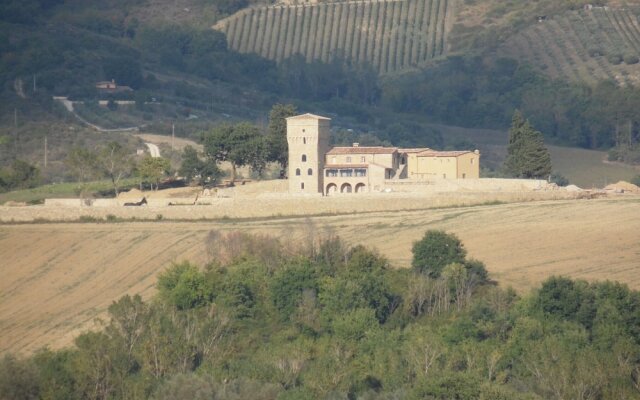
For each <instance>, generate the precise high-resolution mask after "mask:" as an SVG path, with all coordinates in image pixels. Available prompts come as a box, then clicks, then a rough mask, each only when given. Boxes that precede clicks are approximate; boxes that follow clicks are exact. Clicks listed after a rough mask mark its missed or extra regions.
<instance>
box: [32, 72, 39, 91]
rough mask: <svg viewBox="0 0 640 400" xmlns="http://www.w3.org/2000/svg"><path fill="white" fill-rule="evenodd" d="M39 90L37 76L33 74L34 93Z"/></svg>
mask: <svg viewBox="0 0 640 400" xmlns="http://www.w3.org/2000/svg"><path fill="white" fill-rule="evenodd" d="M37 90H38V88H37V86H36V74H33V93H35V92H36V91H37Z"/></svg>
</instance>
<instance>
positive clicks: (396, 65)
mask: <svg viewBox="0 0 640 400" xmlns="http://www.w3.org/2000/svg"><path fill="white" fill-rule="evenodd" d="M455 6H456V0H384V1H353V2H351V1H350V2H337V3H320V4H311V5H306V4H305V5H275V6H268V7H260V8H248V9H245V10H242V11H240V12H238V13H236V14H234V15H233V16H231V17H229V18H226V19H224V20H222V21H220V22H219V23H218V24H216V25H215V27H214V28H215V29H218V30H220V31H222V32H224V33H225V34H226V36H227V41H228V43H229V46H230V48H232V49H234V50H236V51H239V52H241V53H256V54H259V55H261V56H263V57H265V58H268V59H271V60H276V61H282V60H283V59H286V58H289V57H291V56H292V55H294V54H301V55H303V56H304V57H305V59H306V60H307V62H311V61H313V60H322V61H323V62H330V61H332V60H333V59H334V58H335V57H337V56H341V57H343V58H345V59H347V60H350V61H351V62H353V63H368V64H371V65H373V67H374V68H375V69H376V70H377V71H379V72H380V73H388V72H394V71H399V70H402V69H406V68H410V67H417V66H420V65H423V64H424V63H425V61H427V60H430V59H433V58H435V57H439V56H441V55H443V54H446V52H447V48H448V32H449V30H450V28H451V24H452V21H453V18H454V13H455Z"/></svg>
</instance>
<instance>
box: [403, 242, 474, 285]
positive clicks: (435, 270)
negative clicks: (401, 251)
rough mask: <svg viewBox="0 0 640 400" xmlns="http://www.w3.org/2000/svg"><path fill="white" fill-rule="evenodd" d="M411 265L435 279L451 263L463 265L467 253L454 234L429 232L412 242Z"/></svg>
mask: <svg viewBox="0 0 640 400" xmlns="http://www.w3.org/2000/svg"><path fill="white" fill-rule="evenodd" d="M412 252H413V261H412V262H411V265H412V266H413V268H415V269H416V270H418V271H420V272H424V273H426V274H428V275H429V276H431V277H434V278H437V277H439V276H440V273H441V272H442V270H443V269H444V267H445V266H447V265H449V264H452V263H464V260H465V257H466V255H467V251H466V250H465V249H464V246H463V245H462V242H461V241H460V239H458V237H457V236H456V235H454V234H450V233H446V232H444V231H438V230H429V231H427V232H426V233H425V235H424V237H423V238H422V239H421V240H419V241H417V242H414V244H413V248H412Z"/></svg>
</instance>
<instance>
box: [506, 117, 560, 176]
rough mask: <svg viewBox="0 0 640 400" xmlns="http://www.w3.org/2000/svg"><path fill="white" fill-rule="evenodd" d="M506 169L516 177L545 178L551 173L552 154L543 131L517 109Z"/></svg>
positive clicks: (512, 123)
mask: <svg viewBox="0 0 640 400" xmlns="http://www.w3.org/2000/svg"><path fill="white" fill-rule="evenodd" d="M504 169H505V171H506V172H507V173H508V174H510V175H512V176H514V177H516V178H545V177H547V176H548V175H549V174H551V156H550V154H549V150H548V149H547V147H546V146H545V144H544V137H543V135H542V133H541V132H539V131H536V130H535V129H534V128H533V127H532V126H531V124H530V123H529V121H528V120H525V119H524V117H523V116H522V113H521V112H520V111H518V110H516V111H515V112H514V114H513V118H512V121H511V129H509V144H508V146H507V158H506V159H505V162H504Z"/></svg>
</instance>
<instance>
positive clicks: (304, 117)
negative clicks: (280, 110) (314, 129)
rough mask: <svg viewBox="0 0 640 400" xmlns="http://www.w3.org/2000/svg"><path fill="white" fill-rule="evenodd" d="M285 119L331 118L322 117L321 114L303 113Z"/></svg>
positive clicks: (328, 119)
mask: <svg viewBox="0 0 640 400" xmlns="http://www.w3.org/2000/svg"><path fill="white" fill-rule="evenodd" d="M285 119H322V120H327V121H331V118H327V117H322V116H320V115H315V114H310V113H306V114H301V115H294V116H293V117H288V118H285Z"/></svg>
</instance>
